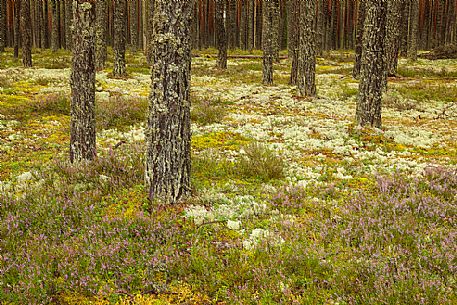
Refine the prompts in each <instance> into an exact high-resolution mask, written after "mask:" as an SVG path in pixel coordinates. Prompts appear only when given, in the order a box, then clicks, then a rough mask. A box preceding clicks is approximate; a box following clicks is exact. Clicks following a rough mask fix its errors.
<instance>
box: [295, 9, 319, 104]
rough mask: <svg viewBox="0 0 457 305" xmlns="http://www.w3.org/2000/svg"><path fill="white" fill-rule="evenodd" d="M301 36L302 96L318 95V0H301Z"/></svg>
mask: <svg viewBox="0 0 457 305" xmlns="http://www.w3.org/2000/svg"><path fill="white" fill-rule="evenodd" d="M300 6H301V9H300V36H299V58H298V77H297V85H298V91H299V93H300V95H301V96H315V95H316V30H315V28H314V20H315V16H316V0H307V1H301V2H300Z"/></svg>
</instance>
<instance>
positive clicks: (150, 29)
mask: <svg viewBox="0 0 457 305" xmlns="http://www.w3.org/2000/svg"><path fill="white" fill-rule="evenodd" d="M155 1H156V0H148V6H149V9H148V29H147V52H146V59H147V62H148V64H149V65H151V64H152V53H153V45H152V41H153V39H154V11H155Z"/></svg>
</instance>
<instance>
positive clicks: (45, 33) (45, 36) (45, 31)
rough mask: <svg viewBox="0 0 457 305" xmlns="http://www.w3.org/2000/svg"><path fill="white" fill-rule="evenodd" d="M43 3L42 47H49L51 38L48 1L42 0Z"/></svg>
mask: <svg viewBox="0 0 457 305" xmlns="http://www.w3.org/2000/svg"><path fill="white" fill-rule="evenodd" d="M40 3H42V5H43V8H42V10H43V11H42V15H41V24H42V25H43V26H42V27H41V29H40V30H41V35H40V36H41V48H43V49H44V48H48V47H49V42H48V41H49V40H48V22H47V21H48V18H47V16H48V1H40Z"/></svg>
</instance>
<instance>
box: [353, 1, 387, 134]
mask: <svg viewBox="0 0 457 305" xmlns="http://www.w3.org/2000/svg"><path fill="white" fill-rule="evenodd" d="M366 14H367V15H366V19H365V32H364V35H363V52H362V66H361V70H360V85H359V96H358V99H357V110H356V119H357V124H358V125H360V126H366V125H369V126H371V127H376V128H381V99H382V93H383V92H384V90H385V81H386V72H387V71H386V56H385V44H386V38H385V37H386V19H387V18H386V16H387V0H367V12H366Z"/></svg>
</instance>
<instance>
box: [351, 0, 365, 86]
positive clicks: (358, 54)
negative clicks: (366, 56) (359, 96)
mask: <svg viewBox="0 0 457 305" xmlns="http://www.w3.org/2000/svg"><path fill="white" fill-rule="evenodd" d="M366 3H367V0H360V1H359V10H358V15H357V36H356V39H355V63H354V69H353V70H352V76H353V77H354V78H359V76H360V66H361V62H362V49H363V33H364V26H365V16H366V5H367V4H366Z"/></svg>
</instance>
